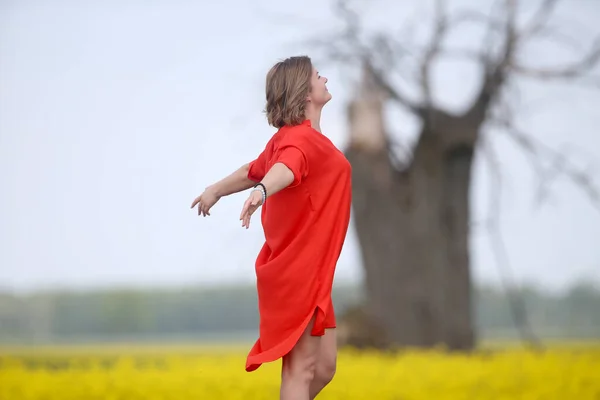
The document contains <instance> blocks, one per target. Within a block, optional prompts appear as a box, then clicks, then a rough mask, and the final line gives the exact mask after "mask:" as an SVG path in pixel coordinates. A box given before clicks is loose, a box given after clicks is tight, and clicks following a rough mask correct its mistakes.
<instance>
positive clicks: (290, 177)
mask: <svg viewBox="0 0 600 400" xmlns="http://www.w3.org/2000/svg"><path fill="white" fill-rule="evenodd" d="M293 181H294V173H293V172H292V171H291V170H290V169H289V168H288V167H287V166H286V165H285V164H283V163H279V162H278V163H275V165H273V167H271V169H270V170H269V172H267V173H266V175H265V176H264V178H263V179H262V180H261V181H260V183H262V184H263V185H264V186H265V189H266V192H267V193H266V194H267V197H271V196H272V195H274V194H275V193H277V192H279V191H281V190H283V189H285V188H286V187H288V186H289V185H291V184H292V182H293ZM262 204H263V194H262V192H261V191H260V190H253V191H252V192H250V196H249V197H248V200H246V202H245V203H244V207H243V208H242V213H241V214H240V220H241V221H242V227H245V228H246V229H248V228H249V227H250V217H251V216H252V214H254V211H256V210H257V209H258V207H260V206H261V205H262Z"/></svg>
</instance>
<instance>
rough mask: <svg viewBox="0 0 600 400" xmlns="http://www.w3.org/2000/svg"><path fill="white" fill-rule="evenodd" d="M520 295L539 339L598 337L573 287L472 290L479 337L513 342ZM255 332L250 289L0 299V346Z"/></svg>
mask: <svg viewBox="0 0 600 400" xmlns="http://www.w3.org/2000/svg"><path fill="white" fill-rule="evenodd" d="M517 295H518V296H521V299H522V301H523V304H525V307H526V308H527V315H528V318H529V323H530V325H531V326H532V328H533V329H534V331H535V332H536V334H537V335H539V336H540V337H542V338H544V337H546V338H548V337H556V338H565V337H567V338H589V337H600V290H598V289H596V288H594V287H593V286H592V285H587V284H578V285H576V286H574V287H572V288H571V289H570V290H569V291H568V292H566V293H565V294H563V295H549V294H546V293H543V292H541V291H539V290H536V289H533V288H529V289H525V290H520V291H519V292H518V293H517V292H508V293H506V292H503V291H500V290H499V289H497V288H492V287H478V288H476V289H474V299H475V301H474V310H473V311H474V318H475V321H476V328H477V333H478V335H479V336H480V337H483V338H513V337H516V334H515V325H514V321H513V317H512V315H511V311H510V307H509V302H508V298H509V297H510V296H517ZM362 301H363V293H362V291H361V289H360V288H359V287H356V286H340V287H336V288H335V289H334V303H335V306H336V311H337V313H338V316H339V317H340V318H341V316H342V315H343V314H344V312H345V311H346V310H348V309H349V308H350V307H353V306H355V305H356V304H360V303H361V302H362ZM257 327H258V312H257V297H256V292H255V289H254V287H252V286H240V287H237V286H236V287H218V288H217V287H213V288H200V287H198V288H184V289H170V290H167V289H160V290H150V289H105V290H94V291H85V292H77V291H59V292H47V293H36V294H31V295H26V296H24V295H21V296H19V295H15V294H11V293H9V292H7V291H5V292H0V341H1V342H4V343H11V342H12V343H16V342H20V343H44V342H50V343H52V342H69V341H86V340H88V341H98V340H101V341H110V340H122V339H124V338H126V339H133V340H144V339H148V340H157V339H158V340H177V339H180V338H188V339H202V338H207V337H212V338H225V337H227V335H230V336H231V335H233V336H232V337H235V334H237V333H240V334H241V333H243V332H245V333H246V338H247V339H248V340H250V339H254V335H255V334H256V331H257Z"/></svg>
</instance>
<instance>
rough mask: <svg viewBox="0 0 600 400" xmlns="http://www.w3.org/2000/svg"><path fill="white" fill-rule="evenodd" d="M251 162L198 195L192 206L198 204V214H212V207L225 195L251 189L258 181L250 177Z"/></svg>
mask: <svg viewBox="0 0 600 400" xmlns="http://www.w3.org/2000/svg"><path fill="white" fill-rule="evenodd" d="M248 169H249V164H244V165H242V166H241V167H240V168H238V169H237V170H235V171H234V172H233V173H231V174H230V175H228V176H226V177H225V178H223V179H221V180H220V181H218V182H216V183H214V184H212V185H210V186H208V187H207V188H206V189H205V190H204V193H202V194H201V195H200V196H198V197H196V198H195V199H194V201H193V202H192V206H191V208H194V207H195V206H196V204H197V205H198V215H203V216H207V215H210V209H211V207H212V206H214V205H215V203H216V202H217V201H219V199H220V198H221V197H223V196H229V195H230V194H234V193H238V192H241V191H243V190H246V189H249V188H251V187H252V186H254V185H255V184H256V183H255V182H253V181H252V180H250V179H249V178H248Z"/></svg>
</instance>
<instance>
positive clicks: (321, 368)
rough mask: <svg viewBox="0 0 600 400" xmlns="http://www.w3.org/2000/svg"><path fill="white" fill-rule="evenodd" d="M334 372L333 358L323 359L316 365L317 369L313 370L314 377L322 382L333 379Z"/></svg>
mask: <svg viewBox="0 0 600 400" xmlns="http://www.w3.org/2000/svg"><path fill="white" fill-rule="evenodd" d="M335 372H336V360H335V358H333V359H329V360H327V359H325V360H322V361H321V362H320V363H319V365H317V369H316V371H315V374H316V376H315V379H317V380H318V381H319V382H321V383H322V384H325V385H326V384H328V383H329V382H331V381H332V380H333V377H334V376H335Z"/></svg>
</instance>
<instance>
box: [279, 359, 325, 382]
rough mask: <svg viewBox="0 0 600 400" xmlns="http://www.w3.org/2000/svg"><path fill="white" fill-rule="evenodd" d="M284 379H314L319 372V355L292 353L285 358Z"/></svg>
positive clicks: (308, 380)
mask: <svg viewBox="0 0 600 400" xmlns="http://www.w3.org/2000/svg"><path fill="white" fill-rule="evenodd" d="M281 373H282V377H283V378H284V379H294V380H302V381H305V382H310V381H312V380H313V379H314V378H315V376H316V374H317V357H316V355H314V354H290V355H288V356H286V357H284V359H283V364H282V369H281Z"/></svg>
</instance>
